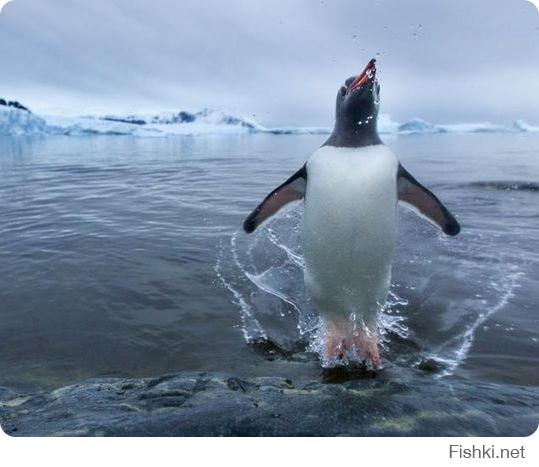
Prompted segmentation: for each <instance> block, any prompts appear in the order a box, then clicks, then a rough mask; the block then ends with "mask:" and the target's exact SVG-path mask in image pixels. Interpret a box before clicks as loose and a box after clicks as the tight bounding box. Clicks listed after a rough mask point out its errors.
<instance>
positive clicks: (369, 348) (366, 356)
mask: <svg viewBox="0 0 539 467" xmlns="http://www.w3.org/2000/svg"><path fill="white" fill-rule="evenodd" d="M378 339H379V337H378V331H374V332H372V331H368V330H365V329H357V330H355V331H354V333H353V340H354V347H355V349H356V352H357V353H358V354H359V356H360V357H361V358H362V359H363V360H367V361H370V362H371V363H372V366H373V367H374V369H376V370H377V369H379V368H380V366H381V360H380V351H379V350H378Z"/></svg>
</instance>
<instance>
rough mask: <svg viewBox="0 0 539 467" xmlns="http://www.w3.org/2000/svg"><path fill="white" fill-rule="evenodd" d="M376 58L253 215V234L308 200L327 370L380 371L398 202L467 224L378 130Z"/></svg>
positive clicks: (439, 219)
mask: <svg viewBox="0 0 539 467" xmlns="http://www.w3.org/2000/svg"><path fill="white" fill-rule="evenodd" d="M379 95H380V84H379V82H378V80H377V79H376V62H375V60H374V59H373V60H371V61H370V62H369V64H368V65H367V67H366V68H365V70H364V71H363V73H361V74H360V75H359V76H354V77H352V78H349V79H348V80H346V82H345V83H344V86H342V87H341V88H340V89H339V91H338V93H337V104H336V116H335V126H334V129H333V132H332V134H331V136H330V137H329V138H328V140H327V141H326V142H325V143H324V144H323V145H322V147H320V149H318V150H317V151H316V152H315V153H314V154H313V155H312V156H311V157H310V158H309V160H308V161H307V162H306V163H305V165H304V166H303V167H302V168H301V169H299V170H298V171H297V172H296V173H295V174H294V175H292V176H291V177H290V178H289V179H288V180H286V181H285V182H284V183H283V184H282V185H280V186H278V187H277V188H276V189H275V190H273V191H272V192H271V193H270V194H269V195H268V196H267V197H266V198H265V199H264V201H262V203H260V205H259V206H258V207H257V208H256V209H255V210H254V211H253V212H252V213H251V214H250V215H249V216H248V217H247V219H246V220H245V222H244V224H243V228H244V230H245V232H247V233H251V232H253V231H254V230H255V229H256V228H257V227H258V226H259V225H260V224H261V223H262V222H264V221H265V220H266V219H268V218H269V217H270V216H272V215H273V214H275V213H276V212H277V211H278V210H279V209H281V208H282V207H283V206H284V205H286V204H288V203H290V202H291V201H295V200H300V199H302V198H304V199H305V210H304V215H303V235H302V242H303V254H304V257H305V272H304V278H305V285H306V287H307V291H308V293H309V295H310V297H311V299H312V302H313V304H314V306H315V308H316V309H317V311H318V312H319V314H320V318H321V327H320V331H321V337H322V338H323V342H324V345H323V350H322V352H321V354H322V355H321V356H322V363H323V365H324V366H334V365H336V364H343V363H347V362H351V361H356V362H357V361H363V362H367V363H368V362H371V363H372V365H373V366H374V368H379V367H380V355H379V351H378V331H377V323H376V321H377V320H376V318H377V315H378V313H379V312H380V310H381V309H382V307H383V306H384V305H385V303H386V299H387V295H388V292H389V286H390V280H391V261H392V257H393V250H394V247H395V242H396V231H397V201H402V202H403V203H405V204H406V205H408V206H409V207H411V208H413V209H414V210H416V212H418V213H419V214H420V215H422V217H424V218H426V219H427V220H429V221H431V222H432V223H433V224H434V225H436V226H438V227H439V228H440V229H441V230H442V231H443V232H444V233H445V234H447V235H457V234H458V233H459V231H460V226H459V223H458V222H457V220H456V219H455V218H454V217H453V215H452V214H451V213H450V212H449V211H448V210H447V209H446V208H445V206H444V205H443V204H442V203H441V202H440V200H439V199H438V198H437V197H436V196H435V195H434V194H433V193H432V192H431V191H429V190H428V189H427V188H425V187H424V186H423V185H421V184H420V183H419V182H418V181H417V180H416V179H415V178H414V177H413V176H412V175H411V174H410V173H409V172H408V171H407V170H406V169H405V168H404V167H403V166H402V164H400V163H399V161H398V160H397V158H396V156H395V155H394V154H393V153H392V152H391V151H390V150H389V148H388V147H387V146H385V145H384V144H383V143H382V141H381V140H380V137H379V136H378V131H377V123H376V122H377V116H378V107H379V102H380V99H379Z"/></svg>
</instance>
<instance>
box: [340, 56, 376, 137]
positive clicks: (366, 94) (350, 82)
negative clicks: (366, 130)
mask: <svg viewBox="0 0 539 467" xmlns="http://www.w3.org/2000/svg"><path fill="white" fill-rule="evenodd" d="M379 104H380V84H379V83H378V80H377V79H376V60H375V59H374V58H373V59H372V60H371V61H370V62H369V63H368V64H367V66H366V67H365V70H363V72H362V73H361V74H360V75H358V76H352V77H350V78H348V79H347V80H346V81H345V83H344V86H342V87H341V88H340V89H339V92H338V93H337V105H336V115H335V118H336V123H337V125H338V126H341V127H345V128H347V129H349V130H353V129H357V130H358V131H361V127H362V126H363V127H365V126H371V125H375V126H376V118H377V117H378V108H379Z"/></svg>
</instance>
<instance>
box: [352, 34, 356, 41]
mask: <svg viewBox="0 0 539 467" xmlns="http://www.w3.org/2000/svg"><path fill="white" fill-rule="evenodd" d="M356 40H357V34H352V41H353V42H355V41H356Z"/></svg>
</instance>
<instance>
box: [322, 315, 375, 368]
mask: <svg viewBox="0 0 539 467" xmlns="http://www.w3.org/2000/svg"><path fill="white" fill-rule="evenodd" d="M347 324H348V323H344V324H342V325H337V324H335V323H331V322H330V323H326V325H325V335H324V338H325V346H324V347H325V355H324V356H325V360H326V362H328V363H329V364H330V365H333V364H335V363H337V364H338V363H339V362H343V363H347V362H348V361H356V362H361V361H364V362H365V361H366V362H371V363H372V365H373V367H374V368H375V369H379V368H380V366H381V359H380V352H379V350H378V333H377V332H376V331H372V332H371V331H368V330H366V329H363V328H360V327H357V328H356V329H351V328H352V326H351V325H347Z"/></svg>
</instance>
